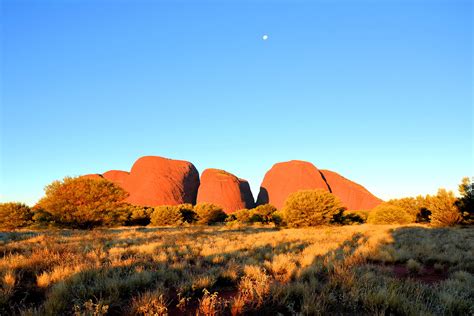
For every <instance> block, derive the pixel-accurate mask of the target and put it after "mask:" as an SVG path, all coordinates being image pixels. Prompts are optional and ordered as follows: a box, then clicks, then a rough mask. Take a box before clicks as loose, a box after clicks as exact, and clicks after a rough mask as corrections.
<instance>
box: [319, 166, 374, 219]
mask: <svg viewBox="0 0 474 316" xmlns="http://www.w3.org/2000/svg"><path fill="white" fill-rule="evenodd" d="M321 173H322V174H323V176H324V178H325V180H326V182H327V184H328V185H329V188H330V190H331V192H332V193H333V194H334V195H336V196H337V197H339V199H341V202H342V204H343V205H344V206H345V207H346V208H347V209H349V210H368V209H372V208H374V207H376V206H377V205H379V204H380V203H382V200H381V199H379V198H377V197H376V196H374V195H373V194H372V193H370V192H369V191H368V190H367V189H366V188H364V187H363V186H361V185H360V184H357V183H355V182H353V181H351V180H349V179H346V178H344V177H343V176H341V175H340V174H338V173H336V172H333V171H330V170H321Z"/></svg>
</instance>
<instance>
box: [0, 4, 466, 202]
mask: <svg viewBox="0 0 474 316" xmlns="http://www.w3.org/2000/svg"><path fill="white" fill-rule="evenodd" d="M472 20H473V5H472V2H471V1H460V0H459V1H457V0H449V1H448V0H446V1H437V0H432V1H428V0H426V1H421V0H420V1H417V0H413V1H407V0H406V1H394V0H393V1H390V0H386V1H356V0H353V1H263V0H261V1H171V0H170V1H159V0H156V1H145V0H142V1H140V0H138V1H131V0H130V1H111V0H97V1H79V0H62V1H59V0H58V1H48V0H43V1H23V0H3V1H2V12H1V16H0V23H1V27H2V33H1V39H2V46H1V78H0V80H1V112H0V113H1V130H0V131H1V184H0V185H1V186H0V194H1V195H0V199H1V200H2V201H23V202H26V203H29V204H33V203H34V202H35V201H36V200H37V199H38V198H39V197H40V196H41V195H42V194H43V187H44V186H45V185H46V184H48V183H50V182H51V181H53V180H55V179H60V178H63V177H64V176H66V175H80V174H84V173H95V172H99V173H101V172H104V171H107V170H109V169H123V170H129V169H130V167H131V165H132V164H133V162H134V161H135V160H136V159H137V158H138V157H140V156H143V155H159V156H164V157H169V158H176V159H184V160H188V161H191V162H193V163H194V164H195V165H196V167H197V168H198V170H200V171H202V170H204V169H205V168H209V167H213V168H222V169H226V170H227V171H230V172H233V173H235V174H236V175H238V176H240V177H242V178H246V179H248V180H249V181H250V184H251V187H252V190H253V191H254V195H255V196H256V194H257V193H258V188H259V185H260V182H261V180H262V179H263V176H264V174H265V172H266V171H267V170H268V169H269V168H270V167H271V166H272V165H273V164H274V163H276V162H279V161H286V160H291V159H300V160H307V161H310V162H312V163H314V164H315V165H316V166H317V167H319V168H321V169H331V170H334V171H336V172H339V173H340V174H342V175H344V176H346V177H347V178H349V179H352V180H354V181H357V182H359V183H361V184H362V185H364V186H366V187H367V188H368V189H369V190H370V191H372V192H373V193H374V194H376V195H378V196H379V197H381V198H384V199H387V198H391V197H402V196H409V195H416V194H427V193H434V192H435V191H436V190H437V188H439V187H447V188H449V189H455V188H456V187H457V184H458V183H459V182H460V180H461V178H462V177H463V176H472V175H474V167H473V129H472V125H473V112H472V107H473V99H472V98H473V95H472V89H473V81H472V72H473V59H472V32H473V25H472ZM264 34H268V36H269V38H268V40H266V41H263V40H262V36H263V35H264Z"/></svg>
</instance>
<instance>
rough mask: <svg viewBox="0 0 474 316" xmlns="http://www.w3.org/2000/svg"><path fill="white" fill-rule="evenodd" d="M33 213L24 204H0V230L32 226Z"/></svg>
mask: <svg viewBox="0 0 474 316" xmlns="http://www.w3.org/2000/svg"><path fill="white" fill-rule="evenodd" d="M32 222H33V212H32V211H31V209H30V208H29V207H28V205H26V204H23V203H16V202H10V203H0V229H14V228H21V227H25V226H28V225H30V224H31V223H32Z"/></svg>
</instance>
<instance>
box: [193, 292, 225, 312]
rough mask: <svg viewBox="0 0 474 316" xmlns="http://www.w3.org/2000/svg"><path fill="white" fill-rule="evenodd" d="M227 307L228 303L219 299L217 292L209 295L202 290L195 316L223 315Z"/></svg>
mask: <svg viewBox="0 0 474 316" xmlns="http://www.w3.org/2000/svg"><path fill="white" fill-rule="evenodd" d="M227 307H228V302H227V301H226V300H224V299H222V298H221V297H219V295H218V293H217V292H214V293H212V294H211V293H210V292H209V291H208V290H206V289H204V290H203V296H202V298H201V299H200V300H199V308H198V312H197V315H206V316H218V315H223V314H224V312H225V311H226V309H227Z"/></svg>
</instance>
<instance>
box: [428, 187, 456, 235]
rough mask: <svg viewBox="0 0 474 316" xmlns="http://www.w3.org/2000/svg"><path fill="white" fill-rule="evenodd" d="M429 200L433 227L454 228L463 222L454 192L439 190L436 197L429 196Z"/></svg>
mask: <svg viewBox="0 0 474 316" xmlns="http://www.w3.org/2000/svg"><path fill="white" fill-rule="evenodd" d="M427 200H428V207H429V209H430V211H431V216H430V219H431V224H432V225H434V226H453V225H456V224H458V223H459V222H460V221H461V219H462V217H461V213H460V212H459V209H458V208H457V207H456V197H455V196H454V193H453V192H452V191H446V190H445V189H439V190H438V193H437V194H436V195H434V196H427Z"/></svg>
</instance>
